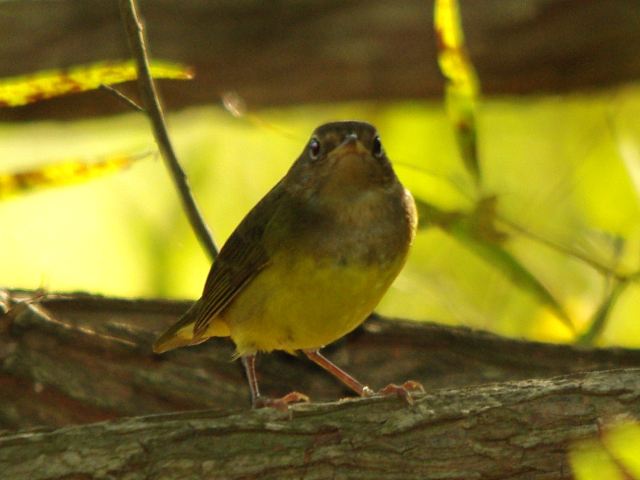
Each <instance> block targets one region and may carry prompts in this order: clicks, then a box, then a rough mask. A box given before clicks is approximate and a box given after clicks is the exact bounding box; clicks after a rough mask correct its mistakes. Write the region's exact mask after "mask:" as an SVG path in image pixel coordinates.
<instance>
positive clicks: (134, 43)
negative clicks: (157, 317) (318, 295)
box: [120, 0, 218, 259]
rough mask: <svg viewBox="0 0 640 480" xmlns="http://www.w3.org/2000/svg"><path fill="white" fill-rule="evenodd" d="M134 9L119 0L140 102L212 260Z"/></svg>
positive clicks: (212, 251) (125, 0)
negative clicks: (167, 121)
mask: <svg viewBox="0 0 640 480" xmlns="http://www.w3.org/2000/svg"><path fill="white" fill-rule="evenodd" d="M137 10H138V9H137V6H136V1H135V0H120V14H121V16H122V21H123V23H124V27H125V30H126V32H127V37H128V40H129V47H130V48H131V52H132V54H133V57H134V59H135V62H136V69H137V71H138V86H139V88H140V97H141V99H142V104H143V106H144V108H145V110H146V112H147V116H148V117H149V121H150V122H151V125H152V127H153V135H154V137H155V139H156V143H157V144H158V148H159V150H160V153H161V154H162V158H163V159H164V160H165V163H166V164H167V167H168V168H169V172H170V173H171V178H172V179H173V182H174V184H175V186H176V188H177V189H178V193H179V195H180V199H181V201H182V206H183V208H184V209H185V212H186V214H187V217H188V218H189V222H190V223H191V227H192V228H193V229H194V231H195V232H196V236H197V237H198V240H199V241H200V243H201V245H202V246H203V247H204V249H205V250H206V251H207V253H208V254H209V256H210V257H211V258H212V259H215V258H216V256H217V255H218V248H217V247H216V244H215V242H214V241H213V237H212V236H211V232H210V231H209V228H208V227H207V225H206V223H205V222H204V219H203V218H202V215H201V214H200V210H199V209H198V205H197V204H196V201H195V199H194V198H193V195H192V194H191V189H190V188H189V183H188V181H187V176H186V175H185V173H184V171H183V170H182V167H181V166H180V163H179V162H178V159H177V157H176V154H175V150H174V149H173V145H172V144H171V140H170V139H169V134H168V133H167V126H166V124H165V121H164V114H163V112H162V107H161V106H160V101H159V100H158V94H157V92H156V88H155V85H154V83H153V80H152V78H151V72H150V71H149V59H148V58H147V51H146V44H145V40H144V32H143V27H142V23H141V22H140V19H139V17H138V13H137Z"/></svg>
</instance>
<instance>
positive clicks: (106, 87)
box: [100, 83, 146, 113]
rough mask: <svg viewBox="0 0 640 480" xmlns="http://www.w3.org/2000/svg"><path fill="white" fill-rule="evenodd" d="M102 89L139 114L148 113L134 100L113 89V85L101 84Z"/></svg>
mask: <svg viewBox="0 0 640 480" xmlns="http://www.w3.org/2000/svg"><path fill="white" fill-rule="evenodd" d="M100 88H101V89H102V90H105V91H107V92H109V93H110V94H112V95H114V96H115V97H116V98H117V99H118V100H121V101H122V102H124V103H126V104H127V105H129V106H130V107H131V108H133V109H134V110H137V111H138V112H142V113H146V111H145V109H144V108H142V107H141V106H140V105H138V104H137V103H136V102H134V101H133V99H132V98H130V97H128V96H126V95H125V94H124V93H122V92H121V91H120V90H118V89H117V88H113V87H112V86H111V85H107V84H106V83H102V84H100Z"/></svg>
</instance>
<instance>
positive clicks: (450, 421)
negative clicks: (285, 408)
mask: <svg viewBox="0 0 640 480" xmlns="http://www.w3.org/2000/svg"><path fill="white" fill-rule="evenodd" d="M638 398H640V370H638V369H630V370H616V371H607V372H591V373H582V374H574V375H570V376H564V377H556V378H552V379H548V380H529V381H520V382H506V383H500V384H493V385H486V386H480V387H475V388H462V389H443V390H438V391H434V392H431V393H429V394H426V395H422V396H420V397H419V398H418V399H417V401H416V404H415V405H414V406H413V407H408V406H407V405H405V404H404V403H403V402H401V401H399V400H398V399H392V398H388V399H381V398H370V399H358V400H352V401H346V402H335V403H326V404H311V405H299V406H295V407H293V408H292V409H291V411H290V416H289V417H288V416H287V415H286V414H281V413H280V412H277V411H274V410H269V409H266V410H261V411H247V410H236V411H234V412H229V411H227V412H220V411H204V412H203V411H200V412H190V413H180V414H172V415H159V416H150V417H149V416H148V417H136V418H129V419H125V420H119V421H113V422H105V423H99V424H93V425H86V426H79V427H67V428H62V429H60V430H53V431H38V432H22V433H18V434H7V435H4V436H0V471H2V472H4V473H3V478H4V479H7V480H9V479H23V478H29V479H32V480H39V479H43V480H44V479H47V480H55V479H63V478H64V479H69V478H82V479H98V478H129V479H139V478H140V479H142V478H208V479H227V480H232V479H248V478H261V479H290V478H291V479H293V478H295V479H298V478H354V479H355V478H358V479H363V480H364V479H382V478H388V479H400V478H402V479H421V480H424V479H435V478H438V479H442V478H450V479H469V478H510V479H532V478H572V474H571V468H570V466H569V464H568V460H567V450H568V447H569V446H570V445H571V443H572V442H574V441H576V440H581V439H585V438H590V437H595V436H597V434H598V430H599V425H600V423H601V422H602V419H606V420H611V421H615V422H624V421H637V420H638V419H640V402H638Z"/></svg>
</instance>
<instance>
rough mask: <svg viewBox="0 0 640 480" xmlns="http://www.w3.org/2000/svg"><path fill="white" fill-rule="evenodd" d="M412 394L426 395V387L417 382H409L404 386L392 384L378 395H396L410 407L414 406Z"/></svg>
mask: <svg viewBox="0 0 640 480" xmlns="http://www.w3.org/2000/svg"><path fill="white" fill-rule="evenodd" d="M412 393H424V387H423V386H422V385H421V384H420V383H418V382H416V381H415V380H407V381H406V382H404V383H403V384H402V385H396V384H395V383H390V384H389V385H387V386H386V387H384V388H382V389H380V390H378V395H384V396H390V395H396V396H398V397H400V398H402V399H403V400H404V401H405V402H407V403H408V404H409V405H413V397H412V396H411V394H412Z"/></svg>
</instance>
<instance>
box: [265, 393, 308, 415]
mask: <svg viewBox="0 0 640 480" xmlns="http://www.w3.org/2000/svg"><path fill="white" fill-rule="evenodd" d="M309 401H310V399H309V397H308V396H306V395H305V394H304V393H300V392H289V393H287V394H286V395H285V396H284V397H280V398H268V397H258V398H256V399H255V400H254V402H253V408H275V409H276V410H279V411H281V412H287V411H288V410H289V405H291V404H293V403H306V402H309Z"/></svg>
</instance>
